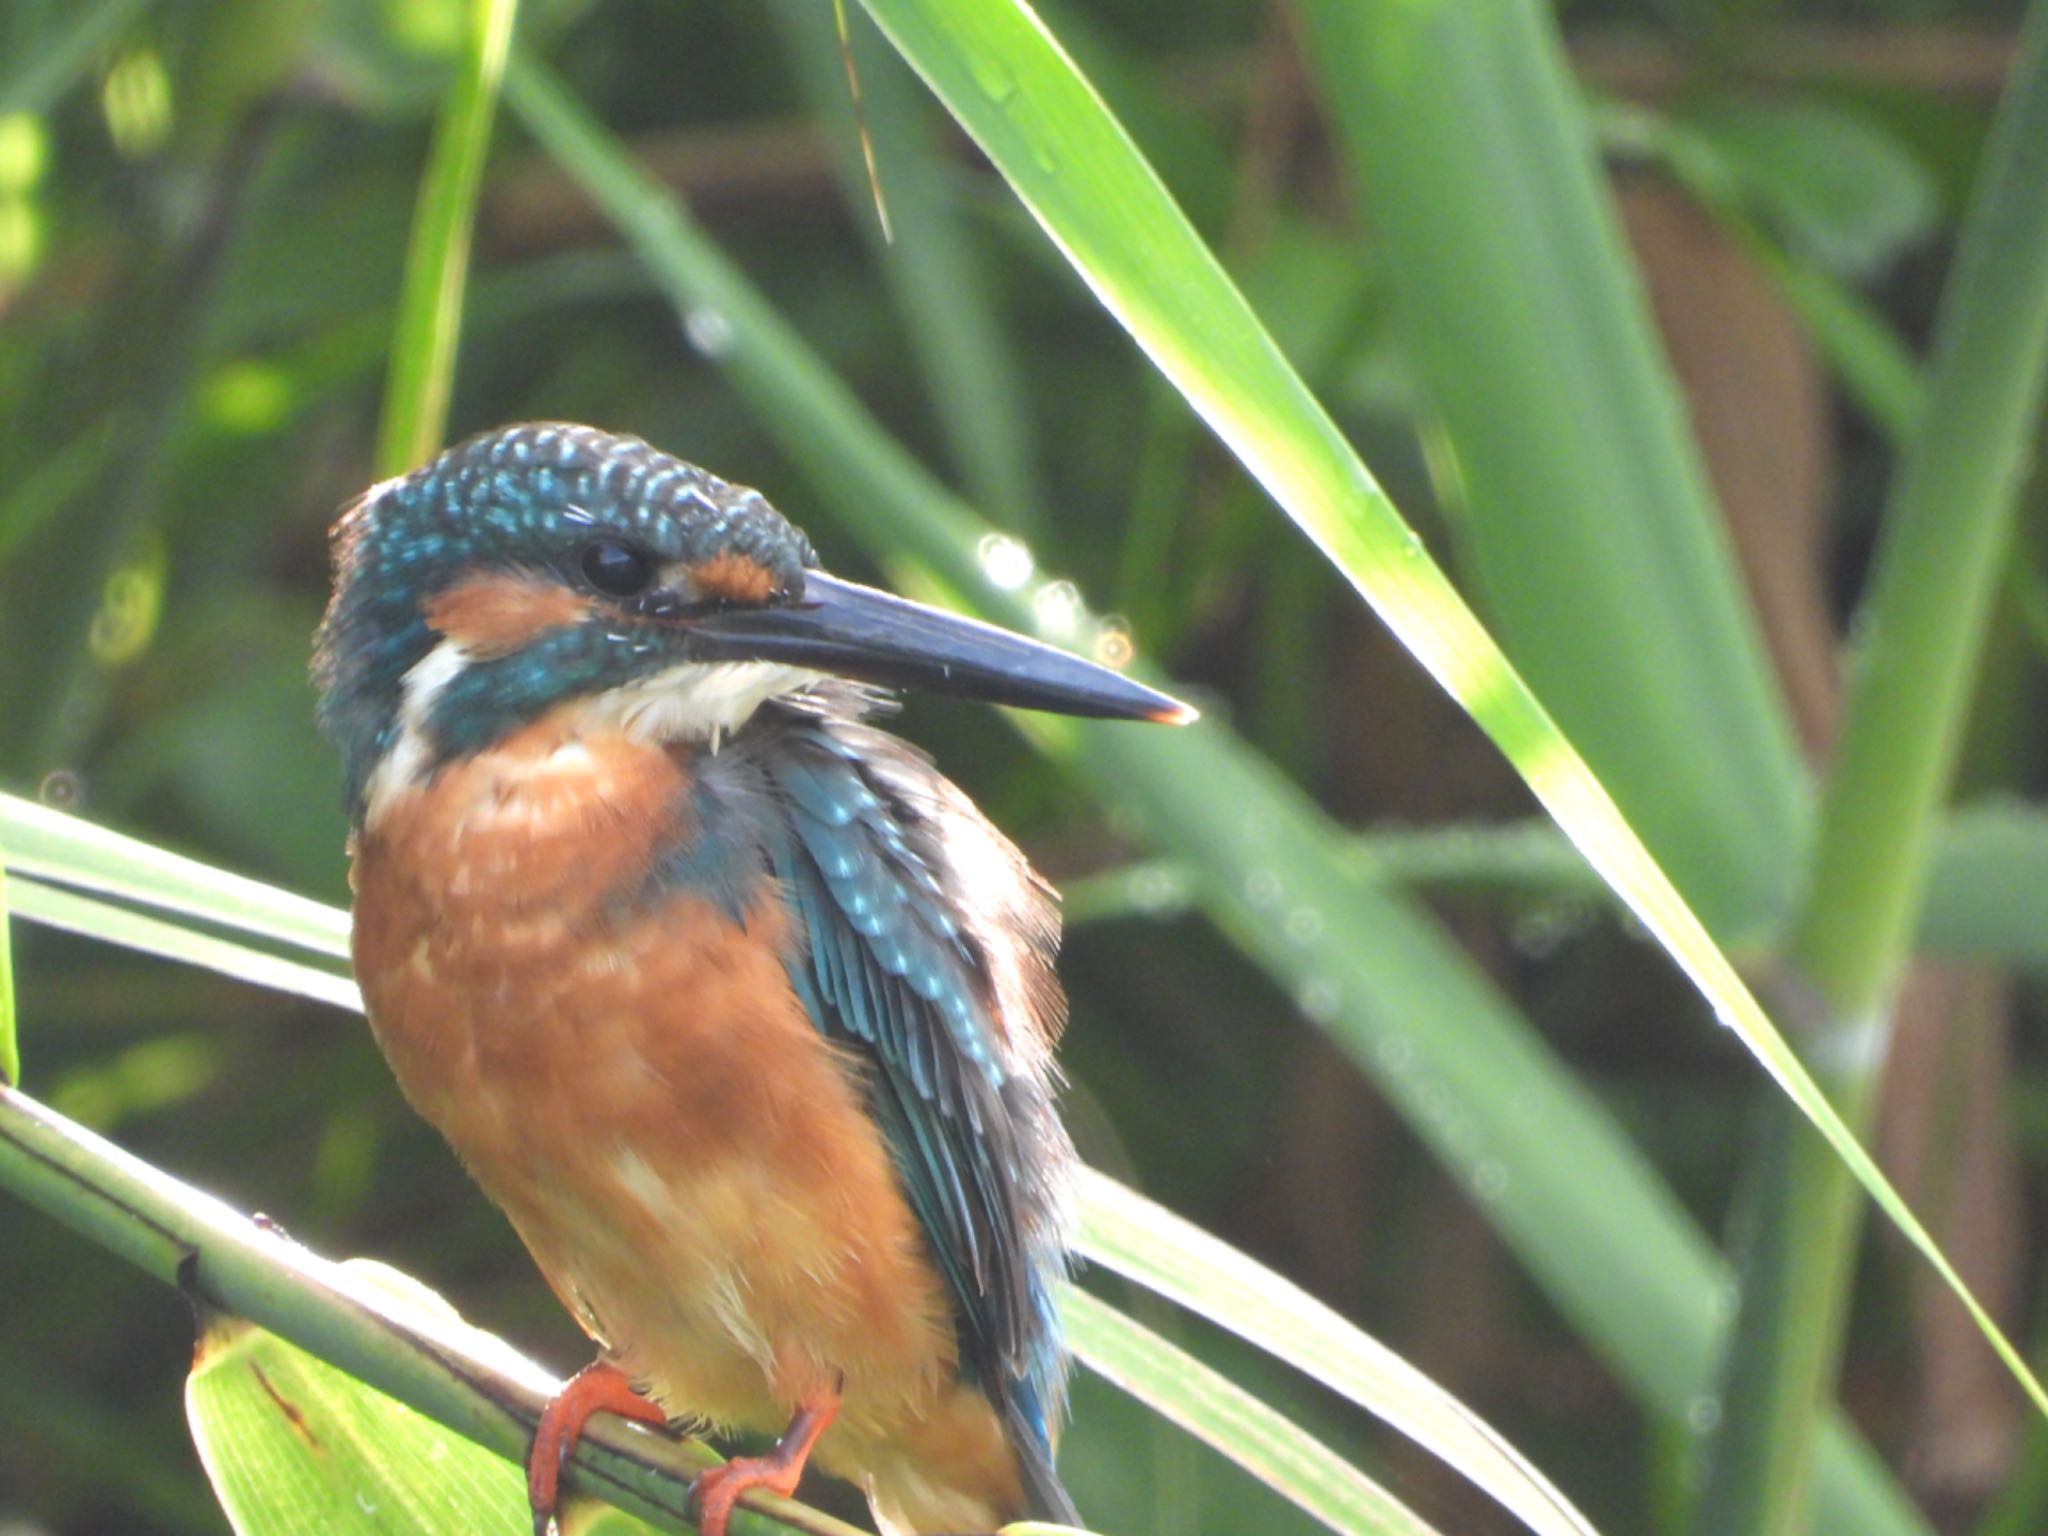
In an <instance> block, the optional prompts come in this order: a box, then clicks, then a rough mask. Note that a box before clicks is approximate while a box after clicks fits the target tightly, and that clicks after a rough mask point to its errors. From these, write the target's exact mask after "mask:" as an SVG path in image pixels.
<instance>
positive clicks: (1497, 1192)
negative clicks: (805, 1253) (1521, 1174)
mask: <svg viewBox="0 0 2048 1536" xmlns="http://www.w3.org/2000/svg"><path fill="white" fill-rule="evenodd" d="M1507 1192H1508V1165H1507V1164H1506V1163H1503V1162H1502V1161H1501V1160H1500V1159H1499V1158H1495V1157H1489V1158H1487V1159H1485V1160H1484V1161H1482V1162H1480V1163H1479V1164H1477V1165H1476V1166H1475V1167H1474V1168H1473V1170H1472V1193H1473V1195H1474V1196H1475V1197H1476V1198H1477V1199H1478V1200H1479V1201H1480V1202H1481V1203H1483V1204H1486V1205H1491V1204H1493V1203H1494V1202H1495V1201H1496V1200H1498V1199H1500V1197H1501V1196H1502V1195H1504V1194H1506V1193H1507Z"/></svg>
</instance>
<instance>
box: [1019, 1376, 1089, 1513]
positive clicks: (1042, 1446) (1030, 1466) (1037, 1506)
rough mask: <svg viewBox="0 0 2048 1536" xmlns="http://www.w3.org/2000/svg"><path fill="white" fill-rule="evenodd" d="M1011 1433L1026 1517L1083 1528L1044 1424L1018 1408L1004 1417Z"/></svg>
mask: <svg viewBox="0 0 2048 1536" xmlns="http://www.w3.org/2000/svg"><path fill="white" fill-rule="evenodd" d="M1004 1418H1005V1420H1006V1421H1007V1422H1006V1425H1005V1427H1006V1428H1007V1429H1008V1430H1009V1432H1010V1446H1011V1449H1013V1450H1014V1451H1015V1452H1016V1453H1017V1478H1018V1481H1020V1482H1021V1483H1022V1484H1023V1485H1024V1503H1025V1510H1024V1514H1025V1517H1026V1518H1027V1519H1031V1520H1049V1521H1051V1522H1052V1523H1053V1524H1055V1525H1079V1524H1080V1523H1081V1514H1080V1511H1079V1510H1077V1509H1075V1508H1074V1501H1073V1499H1072V1497H1071V1496H1070V1495H1069V1494H1068V1493H1067V1487H1066V1484H1064V1483H1062V1482H1061V1481H1060V1474H1059V1470H1058V1468H1056V1467H1055V1466H1054V1465H1053V1460H1052V1446H1051V1445H1050V1444H1049V1443H1048V1442H1047V1439H1046V1433H1045V1426H1044V1424H1043V1423H1034V1422H1033V1421H1032V1420H1031V1419H1030V1418H1029V1417H1028V1416H1027V1414H1026V1413H1025V1411H1024V1410H1023V1409H1022V1408H1021V1407H1020V1406H1018V1405H1016V1404H1012V1405H1011V1407H1010V1409H1009V1411H1008V1412H1007V1413H1006V1414H1005V1415H1004Z"/></svg>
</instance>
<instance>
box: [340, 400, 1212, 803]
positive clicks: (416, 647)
mask: <svg viewBox="0 0 2048 1536" xmlns="http://www.w3.org/2000/svg"><path fill="white" fill-rule="evenodd" d="M335 550H336V555H335V591H334V598H333V601H332V602H331V603H330V605H329V607H328V610H327V616H326V618H325V620H324V621H323V622H322V624H321V627H320V637H319V653H318V659H317V661H316V664H315V675H316V678H317V680H318V682H319V684H320V688H321V704H320V718H321V723H322V725H323V726H324V728H325V729H326V730H327V732H328V733H329V734H330V735H331V736H332V737H333V738H334V739H335V741H336V743H337V745H338V746H339V747H340V749H341V752H342V756H343V758H344V761H345V765H346V769H347V781H348V796H349V805H350V809H351V813H352V815H353V816H355V817H356V819H357V820H359V821H360V820H362V819H363V818H364V817H365V816H366V815H373V814H374V811H375V809H376V806H377V803H378V801H379V800H380V798H381V797H383V796H385V795H388V794H389V793H391V792H393V791H395V790H397V789H400V788H403V787H405V786H407V785H411V784H415V783H419V782H421V781H423V780H424V779H425V778H427V777H428V776H430V775H431V774H432V773H433V772H434V770H435V769H436V768H438V767H439V766H440V765H441V764H443V763H445V762H448V761H450V760H452V759H456V758H460V757H464V756H467V755H469V754H471V753H474V752H477V751H479V750H481V749H483V748H486V747H488V746H490V745H492V744H493V743H494V742H496V741H499V740H501V739H502V738H504V737H505V736H506V735H508V734H510V733H511V732H513V731H515V730H517V729H519V728H520V727H521V726H524V725H526V724H528V723H530V722H531V721H534V720H537V719H539V718H540V717H541V716H542V715H545V714H548V713H549V712H551V711H554V710H556V709H559V708H562V707H564V706H574V707H575V708H577V709H579V710H582V711H587V718H588V722H589V724H590V725H591V727H592V728H606V727H609V728H616V729H621V730H625V731H628V732H632V733H636V734H639V735H642V736H645V737H646V738H648V739H651V740H660V741H690V740H705V741H709V742H711V743H713V744H714V745H715V744H716V742H717V740H718V738H719V737H720V736H721V735H723V734H725V733H727V732H730V731H734V730H737V729H738V728H739V727H740V726H742V725H744V724H745V723H746V721H747V719H748V718H749V717H750V716H751V715H752V714H753V712H754V711H755V710H756V709H757V708H759V707H760V705H761V704H762V703H764V702H765V701H767V700H769V699H771V698H774V697H777V696H778V695H781V694H786V693H792V692H796V691H799V690H801V689H804V688H806V687H808V686H810V685H811V684H812V683H814V682H816V681H817V680H818V679H819V678H820V677H823V676H837V677H844V678H851V679H856V680H859V681H865V682H872V683H881V684H885V685H890V686H906V687H922V688H930V689H937V690H940V691H944V692H949V693H956V694H962V695H966V696H968V697H972V698H979V699H986V700H990V701H992V702H997V703H1005V704H1016V705H1022V706H1025V707H1028V708H1035V709H1051V710H1058V711H1061V712H1063V713H1067V714H1079V715H1095V716H1102V717H1109V718H1123V719H1150V720H1169V721H1172V720H1183V719H1188V718H1191V717H1192V711H1190V710H1188V709H1187V708H1186V706H1184V705H1181V704H1179V703H1177V702H1175V701H1174V700H1173V699H1170V698H1168V697H1167V696H1166V695H1164V694H1161V693H1157V692H1154V691H1153V690H1152V689H1149V688H1146V687H1144V686H1143V685H1142V684H1139V683H1135V682H1132V681H1131V680H1130V679H1128V678H1126V677H1123V676H1122V675H1120V674H1119V673H1116V672H1112V671H1110V670H1108V669H1107V668H1103V667H1099V666H1096V665H1095V664H1094V663H1092V662H1087V661H1083V660H1081V659H1080V658H1079V657H1076V656H1072V655H1070V654H1068V653H1067V652H1065V651H1060V650H1056V649H1054V648H1052V647H1050V646H1045V645H1041V644H1039V643H1038V642H1036V641H1033V640H1027V639H1025V638H1023V637H1022V636H1020V635H1015V634H1011V633H1010V632H1008V631H1006V630H1001V629H996V628H994V627H992V626H989V625H986V624H982V623H979V622H977V621H975V620H972V619H965V618H961V617H959V616H958V615H955V614H949V613H945V612H943V611H941V610H939V609H935V608H928V607H925V606H923V605H921V604H917V603H911V602H906V601H904V600H903V599H901V598H897V597H892V596H890V595H888V594H887V593H883V592H878V591H876V590H874V589H873V588H870V587H863V586H857V585H855V584H854V583H852V582H847V581H841V580H839V579H838V578H837V577H834V576H830V575H827V574H826V573H825V572H823V571H821V570H819V569H818V566H817V558H816V556H815V555H814V554H813V553H812V551H811V546H810V543H809V541H808V540H807V539H805V538H804V536H803V534H802V533H800V532H799V531H798V530H797V529H795V528H794V527H792V526H791V525H790V524H789V522H788V521H787V520H786V519H784V518H783V516H782V515H781V514H780V513H778V512H777V511H776V510H775V509H774V508H773V507H771V506H769V504H768V503H767V501H765V500H764V499H763V498H762V497H761V495H760V494H759V493H758V492H756V491H752V490H749V489H747V488H746V487H744V486H738V485H732V484H729V483H727V482H726V481H723V480H720V479H718V478H717V477H716V476H713V475H710V474H707V473H705V472H704V471H703V470H701V469H698V468H696V467H695V466H694V465H690V464H686V463H684V462H683V461H681V460H680V459H676V458H672V457H670V456H669V455H668V454H665V453H661V452H659V451H657V450H656V449H654V448H651V447H649V446H648V445H647V444H646V443H644V442H642V441H640V440H639V439H638V438H633V437H620V436H615V435H613V434H611V433H606V432H600V431H597V430H596V429H594V428H591V427H581V426H569V425H564V424H533V425H525V426H515V427H506V428H502V429H500V430H498V431H495V432H490V433H486V434H484V435H482V436H479V437H474V438H471V439H470V440H469V441H468V442H466V443H463V444H461V445H459V446H458V447H455V448H451V449H450V450H448V451H447V452H446V453H444V454H442V455H441V456H440V457H439V458H437V459H435V460H434V461H433V462H432V463H430V464H428V465H426V466H424V467H423V468H421V469H418V470H415V471H414V472H413V473H412V474H409V475H406V476H403V477H402V478H400V479H396V480H390V481H386V482H385V483H384V484H382V485H379V486H376V487H374V488H373V489H371V490H370V491H369V492H367V493H366V494H365V495H364V496H363V497H362V499H361V500H360V501H358V502H357V503H356V504H355V505H354V506H353V507H351V508H350V509H349V511H348V512H347V513H346V514H344V516H343V517H342V519H341V521H340V523H339V524H338V525H337V527H336V530H335Z"/></svg>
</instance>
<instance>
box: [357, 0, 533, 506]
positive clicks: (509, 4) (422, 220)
mask: <svg viewBox="0 0 2048 1536" xmlns="http://www.w3.org/2000/svg"><path fill="white" fill-rule="evenodd" d="M517 12H518V0H469V8H468V25H467V27H466V28H465V30H464V35H463V51H462V56H461V59H460V60H459V61H458V63H457V67H456V72H455V79H454V82H453V86H452V88H451V89H450V90H449V93H448V99H447V101H446V102H445V103H444V104H443V106H442V109H441V120H440V122H439V123H438V124H437V125H436V126H435V129H434V149H433V155H432V157H431V158H430V159H429V160H428V162H427V173H426V175H425V176H424V177H423V178H422V179H421V181H420V195H419V206H418V207H417V208H416V209H415V210H414V213H413V229H412V243H411V245H410V246H409V247H408V248H407V250H406V253H405V287H404V290H403V293H402V295H401V297H400V299H399V308H398V333H397V335H396V336H395V337H394V338H393V340H392V344H391V372H390V375H389V377H388V379H387V381H386V385H385V393H384V420H383V425H382V429H381V430H380V432H379V434H378V441H377V463H378V465H379V466H380V469H381V471H382V473H384V474H387V475H401V474H404V473H405V472H406V471H407V470H409V469H412V468H413V467H414V466H416V465H419V464H422V463H424V462H425V461H426V460H427V459H429V458H431V457H432V456H433V455H434V453H435V452H436V451H437V450H438V449H439V448H440V446H441V444H442V441H443V439H444V438H445V436H446V434H447V430H448V393H449V388H450V386H451V384H452V382H453V380H454V376H455V348H456V342H457V340H458V338H459V337H460V336H461V333H462V294H463V289H464V286H465V285H466V284H467V282H468V280H469V241H470V231H471V226H472V225H473V224H474V223H475V220H476V199H477V190H478V188H479V187H480V186H481V185H482V184H483V172H484V159H485V157H486V156H487V155H488V154H489V152H490V147H491V124H492V121H493V119H494V118H495V117H496V115H497V108H498V84H499V81H500V80H501V79H502V78H503V77H504V72H505V56H506V53H507V51H508V50H509V49H510V47H511V45H512V20H513V17H514V16H515V15H516V14H517Z"/></svg>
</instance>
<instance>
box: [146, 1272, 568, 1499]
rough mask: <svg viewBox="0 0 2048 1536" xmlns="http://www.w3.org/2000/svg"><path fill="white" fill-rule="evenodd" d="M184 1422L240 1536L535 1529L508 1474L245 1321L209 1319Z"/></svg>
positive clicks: (493, 1459)
mask: <svg viewBox="0 0 2048 1536" xmlns="http://www.w3.org/2000/svg"><path fill="white" fill-rule="evenodd" d="M345 1267H356V1266H345ZM376 1267H377V1268H381V1266H376ZM185 1413H186V1417H187V1419H188V1420H189V1421H190V1423H191V1426H192V1439H193V1443H194V1444H195V1445H196V1446H197V1447H198V1449H199V1459H200V1461H201V1463H202V1464H203V1465H204V1466H205V1468H206V1475H207V1477H208V1478H210V1479H211V1480H212V1482H213V1487H214V1492H215V1493H216V1494H217V1495H218V1496H219V1498H220V1502H221V1508H222V1509H223V1510H225V1511H226V1512H227V1516H228V1520H229V1522H230V1523H231V1524H232V1525H233V1526H234V1528H235V1530H236V1531H237V1533H239V1536H269V1533H271V1532H278V1533H298V1532H305V1531H322V1532H328V1533H331V1536H355V1533H361V1536H479V1533H485V1532H491V1531H502V1532H507V1533H511V1532H517V1531H522V1530H525V1529H527V1528H528V1526H529V1525H530V1520H529V1517H528V1515H527V1511H526V1483H525V1479H524V1478H523V1477H522V1476H521V1475H520V1472H519V1469H518V1468H517V1467H515V1466H514V1465H513V1464H512V1463H511V1462H508V1461H506V1460H504V1459H503V1458H501V1457H498V1456H494V1455H493V1454H491V1452H489V1451H487V1450H485V1449H483V1447H481V1446H479V1445H477V1444H475V1443H474V1442H473V1441H470V1440H465V1439H464V1438H463V1437H462V1436H460V1435H458V1434H456V1433H455V1432H454V1431H453V1430H450V1429H447V1428H444V1427H443V1426H442V1425H440V1424H437V1423H436V1422H434V1420H432V1419H430V1418H428V1417H427V1416H426V1415H425V1414H422V1413H420V1412H418V1411H417V1410H415V1409H412V1408H408V1407H406V1406H405V1405H404V1404H403V1403H400V1402H398V1401H397V1400H396V1399H393V1398H389V1397H386V1396H385V1395H384V1394H383V1393H381V1392H378V1391H375V1390H373V1389H371V1388H370V1387H367V1386H365V1385H363V1383H362V1382H360V1381H358V1380H357V1379H356V1378H355V1377H353V1376H350V1375H349V1374H347V1373H346V1372H345V1371H341V1370H337V1369H336V1368H335V1367H334V1366H332V1365H329V1364H328V1363H327V1362H326V1361H324V1360H321V1359H319V1358H318V1357H317V1356H314V1355H310V1354H308V1353H307V1352H306V1351H305V1350H303V1349H300V1348H298V1347H297V1346H295V1345H292V1344H288V1343H286V1342H285V1341H284V1340H283V1339H281V1338H279V1337H278V1336H277V1335H276V1334H274V1333H269V1332H266V1331H265V1330H263V1329H261V1328H258V1327H256V1326H255V1325H253V1324H251V1323H246V1322H243V1321H241V1320H240V1319H238V1318H232V1317H226V1316H222V1315H220V1314H212V1315H208V1316H207V1317H206V1318H205V1321H204V1325H203V1327H202V1328H201V1330H200V1335H199V1344H198V1348H197V1349H196V1350H195V1351H194V1352H193V1358H192V1373H191V1375H190V1377H189V1378H187V1380H186V1383H185Z"/></svg>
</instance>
